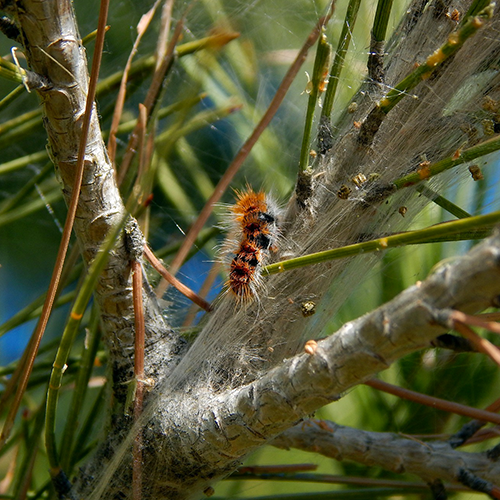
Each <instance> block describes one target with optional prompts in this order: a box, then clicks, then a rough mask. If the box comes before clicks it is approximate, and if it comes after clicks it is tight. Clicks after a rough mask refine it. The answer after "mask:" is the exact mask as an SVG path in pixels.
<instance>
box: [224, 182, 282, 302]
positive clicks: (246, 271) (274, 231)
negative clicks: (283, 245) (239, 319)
mask: <svg viewBox="0 0 500 500" xmlns="http://www.w3.org/2000/svg"><path fill="white" fill-rule="evenodd" d="M235 193H236V203H235V204H234V205H233V206H232V207H231V212H232V215H233V216H234V224H235V226H236V228H237V231H238V233H239V244H238V248H237V249H236V250H235V251H234V252H233V253H232V254H233V255H234V257H233V259H232V260H231V263H230V265H229V278H228V281H227V287H228V289H229V290H230V292H231V293H232V294H233V295H234V296H235V297H236V299H237V300H238V301H241V302H246V301H250V300H252V299H253V298H254V297H255V294H256V290H257V288H258V286H259V284H260V268H261V267H262V263H263V262H264V261H265V260H266V259H267V258H268V257H269V254H270V252H276V251H277V250H278V247H277V240H278V236H279V228H278V217H279V214H278V209H277V207H276V204H275V203H274V202H273V201H272V200H271V199H270V198H269V197H268V196H266V194H265V193H264V192H263V191H258V192H255V191H254V190H253V189H252V188H251V187H250V186H247V188H246V189H245V190H244V191H235Z"/></svg>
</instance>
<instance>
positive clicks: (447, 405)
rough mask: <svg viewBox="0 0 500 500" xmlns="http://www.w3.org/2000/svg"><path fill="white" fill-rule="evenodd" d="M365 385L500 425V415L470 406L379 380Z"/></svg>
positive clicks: (373, 380)
mask: <svg viewBox="0 0 500 500" xmlns="http://www.w3.org/2000/svg"><path fill="white" fill-rule="evenodd" d="M364 384H365V385H369V386H370V387H373V388H374V389H378V390H379V391H383V392H387V393H388V394H393V395H394V396H398V397H399V398H403V399H407V400H409V401H414V402H416V403H420V404H422V405H425V406H430V407H431V408H437V409H439V410H443V411H448V412H450V413H456V414H457V415H463V416H464V417H471V418H476V419H478V420H484V421H486V422H492V423H494V424H500V415H497V414H496V413H493V412H490V411H486V410H478V409H477V408H471V407H470V406H466V405H461V404H459V403H454V402H452V401H445V400H444V399H439V398H435V397H433V396H427V395H425V394H421V393H419V392H415V391H410V390H409V389H403V388H402V387H397V386H395V385H392V384H388V383H387V382H382V381H381V380H377V379H371V380H367V381H366V382H364Z"/></svg>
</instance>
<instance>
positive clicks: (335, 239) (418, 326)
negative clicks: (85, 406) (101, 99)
mask: <svg viewBox="0 0 500 500" xmlns="http://www.w3.org/2000/svg"><path fill="white" fill-rule="evenodd" d="M460 7H461V9H462V11H463V12H465V10H466V5H465V4H464V5H461V6H460ZM3 8H4V10H5V11H7V12H8V13H9V14H10V15H11V16H12V17H13V18H14V19H15V20H16V23H17V24H18V27H19V29H20V31H21V35H22V40H23V45H24V47H25V53H26V57H27V60H28V63H29V64H30V68H31V69H32V71H34V72H36V73H38V74H39V75H41V76H43V77H44V78H45V79H46V80H47V82H49V84H48V87H46V88H41V89H39V90H37V92H38V93H39V95H40V98H41V104H42V106H43V109H44V123H45V126H46V129H47V133H48V138H49V150H50V155H51V158H52V159H53V161H54V164H55V166H56V170H57V172H58V174H59V176H60V179H61V187H62V189H63V191H64V193H65V196H66V197H68V196H69V195H70V194H71V190H72V181H73V178H74V166H75V164H76V154H77V149H78V142H79V137H80V121H81V118H82V114H83V109H84V106H85V97H86V91H87V79H88V76H87V69H86V59H85V52H84V49H83V48H82V46H81V41H80V36H79V33H78V30H77V28H76V23H75V20H74V17H73V12H72V8H71V4H70V2H69V1H67V0H45V1H41V2H40V1H34V0H20V1H17V2H15V3H13V4H10V3H8V2H4V5H3ZM438 14H439V13H436V11H435V10H434V8H429V9H426V10H425V12H424V11H422V12H420V11H418V10H416V9H415V10H413V11H411V16H410V18H411V23H409V21H406V24H404V23H403V24H402V25H401V27H400V30H402V33H403V34H402V36H401V37H400V38H399V39H398V40H399V42H397V43H396V42H394V43H393V45H392V50H393V52H392V57H391V59H390V61H389V64H388V66H387V69H386V75H387V79H388V82H389V84H390V85H392V84H394V83H395V81H397V79H399V78H400V76H401V75H402V74H404V72H405V70H408V68H411V66H412V65H413V63H414V62H415V61H417V60H418V59H419V58H421V57H422V54H423V55H424V56H426V55H428V54H429V52H432V50H434V49H435V48H436V47H437V46H439V45H440V43H442V42H443V41H444V40H445V39H446V37H447V36H448V34H449V33H450V32H451V31H452V29H453V28H454V25H453V24H452V23H450V22H449V19H447V18H446V17H443V16H442V15H438ZM498 27H499V19H498V16H495V18H494V20H493V22H492V23H491V25H490V26H489V27H488V28H485V29H484V30H483V31H482V32H481V33H480V34H479V35H477V36H476V38H475V39H474V40H472V41H471V42H470V43H469V42H468V43H467V45H466V47H464V49H463V53H461V57H460V58H456V59H455V61H454V64H451V65H448V66H446V67H445V68H443V69H442V70H439V71H438V72H437V74H436V76H435V78H434V79H433V80H432V81H430V82H426V83H425V85H421V86H420V87H419V90H418V92H419V94H418V95H419V99H408V100H407V101H405V102H404V103H402V105H401V106H400V107H398V110H397V112H394V113H393V114H391V115H389V116H388V117H387V118H386V119H385V121H384V122H383V124H382V127H381V129H380V130H379V132H378V133H377V134H376V136H375V142H374V144H372V145H370V146H365V145H360V143H359V141H358V137H357V129H356V128H354V127H353V124H352V123H353V121H355V120H362V119H363V118H364V117H366V115H367V113H368V111H369V110H370V109H371V107H372V106H373V102H374V99H375V98H376V97H377V96H379V95H380V94H381V89H380V88H379V87H378V86H375V87H374V86H372V85H368V84H367V85H366V86H365V87H364V88H363V89H362V91H361V92H360V93H359V94H358V95H357V97H356V100H357V102H358V111H357V112H356V115H355V116H352V115H347V114H346V115H345V116H344V117H343V119H342V120H341V122H340V124H338V126H337V129H335V130H331V131H332V132H333V134H334V136H335V137H333V138H330V139H331V141H332V146H333V145H334V144H335V147H333V148H332V149H331V150H329V151H326V152H325V154H324V155H322V156H321V157H320V159H319V160H318V165H316V167H315V168H316V172H317V173H319V174H320V175H319V176H318V179H319V180H318V181H317V182H316V183H315V184H314V185H313V190H312V193H313V194H312V196H311V198H307V199H299V200H297V199H293V200H291V202H290V204H289V208H288V210H287V214H286V217H285V222H286V226H285V229H284V233H285V236H286V239H285V240H284V242H283V244H282V248H281V251H280V257H287V256H288V257H290V256H295V255H299V254H307V253H309V252H312V251H316V250H319V249H325V248H330V247H332V246H333V245H340V244H345V243H350V242H354V241H358V240H360V239H363V238H365V237H366V235H367V234H370V233H371V232H372V231H373V228H379V227H380V224H382V223H383V224H386V225H387V224H391V225H392V224H393V222H392V220H393V213H392V212H384V210H382V209H381V207H382V204H383V202H384V201H385V197H386V194H387V192H386V191H384V187H385V186H387V183H388V182H389V181H390V180H391V179H394V178H395V177H398V176H399V175H401V174H402V173H404V172H406V171H407V170H408V169H414V168H415V158H416V157H417V158H418V157H419V155H420V154H423V153H425V154H427V156H428V158H429V159H430V160H433V159H435V158H440V157H446V156H447V155H450V154H452V152H453V151H455V150H456V149H457V148H458V147H463V145H464V137H465V136H466V134H465V133H464V132H463V131H461V130H460V129H458V128H457V127H456V126H455V125H456V122H454V126H453V127H452V126H449V125H448V126H446V127H444V125H445V124H446V123H448V122H449V120H450V115H449V114H446V113H444V112H443V108H444V107H445V106H446V105H449V106H451V104H450V99H451V96H453V95H454V94H455V93H456V92H457V89H460V88H461V86H462V85H465V84H466V83H467V78H469V77H470V76H471V75H472V74H474V73H475V72H479V71H483V69H484V67H488V59H489V58H490V54H491V53H496V51H498V50H499V49H500V41H499V40H498V37H497V36H496V35H497V33H498ZM422 33H425V34H426V36H424V37H422ZM427 34H431V35H427ZM416 44H418V46H419V47H420V49H419V50H416V49H415V46H416ZM55 61H57V62H55ZM401 61H404V64H403V65H402V63H401ZM489 64H491V60H490V63H489ZM496 78H497V76H496V73H492V74H491V76H490V78H489V79H488V80H484V82H483V84H482V87H481V89H479V91H478V92H484V93H486V89H488V88H494V85H495V83H496ZM450 84H452V85H453V88H450ZM492 93H493V91H492ZM477 95H480V94H477ZM477 95H473V96H468V98H464V99H463V101H462V102H460V103H458V104H457V103H454V105H455V109H458V108H459V110H460V113H462V115H463V116H466V117H467V120H469V121H468V124H469V125H470V126H471V127H478V128H479V125H478V123H479V121H478V119H474V113H475V112H476V111H477V110H478V108H479V106H480V102H477V101H478V99H477ZM423 117H425V120H424V119H423ZM441 125H443V127H442V128H443V131H446V135H443V134H442V133H438V132H439V130H440V127H441ZM410 132H411V133H410ZM465 138H467V137H465ZM471 140H472V139H471ZM403 146H404V151H405V155H404V156H401V154H396V153H399V151H398V150H399V149H402V148H403ZM423 146H425V148H424V149H422V148H423ZM417 163H418V161H417ZM358 173H365V174H366V175H369V174H376V175H377V178H378V180H377V183H376V184H375V185H373V184H372V185H370V188H369V189H368V188H364V189H362V190H361V191H360V192H358V193H357V194H356V196H354V197H352V198H351V199H350V200H349V201H347V202H346V200H342V199H340V198H338V197H337V196H336V194H335V193H337V192H338V191H339V189H340V188H341V186H342V185H343V184H348V183H349V182H351V181H350V179H351V178H352V176H354V175H357V174H358ZM377 193H378V194H377ZM391 206H397V201H394V204H393V205H391ZM123 213H124V206H123V203H122V201H121V197H120V193H119V191H118V188H117V186H116V183H115V176H114V172H113V169H112V166H111V164H110V162H109V160H108V158H107V155H106V152H105V149H104V144H103V142H102V139H101V135H100V129H99V123H98V119H97V115H96V113H95V112H94V113H93V117H92V126H91V134H90V137H89V140H88V145H87V150H86V154H85V175H84V181H83V185H82V187H81V195H80V203H79V207H78V213H77V220H76V222H75V233H76V235H77V238H78V241H79V245H80V247H81V250H82V254H83V256H84V258H85V260H86V262H90V261H91V260H92V258H93V257H94V256H95V254H96V252H97V250H98V248H99V246H100V245H101V244H102V242H103V241H104V239H105V237H106V235H107V234H108V232H109V231H110V229H111V228H112V227H113V226H114V225H115V224H117V223H118V221H119V220H120V219H121V218H122V215H123ZM397 217H400V216H399V215H397ZM392 227H394V226H391V228H392ZM499 257H500V237H499V235H498V234H497V235H496V236H495V237H494V238H492V239H490V240H488V241H487V242H485V243H483V244H482V245H480V246H478V247H477V248H476V249H474V250H473V251H472V252H471V253H470V255H468V256H466V257H464V258H463V259H461V260H458V261H457V262H456V263H454V264H453V265H451V266H446V267H443V268H441V269H440V270H439V271H438V272H436V273H435V274H434V275H432V276H431V277H430V278H429V279H428V280H426V281H425V282H424V283H422V284H421V285H420V286H414V287H412V288H411V289H409V290H407V291H406V292H404V293H403V294H401V295H400V296H398V297H397V298H396V299H394V300H393V301H391V302H390V303H388V304H386V305H385V306H384V307H382V308H380V309H377V310H376V311H374V312H373V313H371V314H369V315H366V316H364V317H362V318H360V319H359V320H356V321H354V322H351V323H349V324H346V325H345V326H344V327H343V328H342V329H341V330H339V331H338V332H337V333H335V334H334V335H331V336H330V337H329V338H327V339H325V340H323V341H321V342H319V343H318V349H317V351H316V352H315V353H314V354H313V355H308V354H296V353H297V351H298V350H299V348H300V346H301V345H302V343H303V339H304V337H305V336H309V335H313V334H314V332H311V331H308V324H307V321H308V320H307V319H305V318H303V317H302V316H301V314H300V306H298V305H300V304H301V303H302V302H304V300H310V299H314V300H315V301H320V300H321V298H322V297H323V295H325V294H326V297H327V299H326V300H328V295H327V292H328V290H329V288H330V287H331V283H332V281H333V280H334V279H335V278H336V277H337V276H338V275H339V273H340V272H341V270H342V267H343V266H344V265H343V264H342V265H336V264H335V265H333V264H328V265H326V264H323V265H321V266H319V267H316V268H314V269H308V270H304V271H295V272H294V273H288V274H287V275H283V276H278V277H275V278H272V279H270V280H269V281H268V284H267V290H265V291H263V293H262V298H261V301H260V302H259V304H254V305H252V306H249V307H248V308H246V309H243V310H239V311H235V308H234V306H233V305H228V299H226V300H224V301H222V304H221V306H220V307H219V308H218V309H216V310H215V311H214V312H213V313H212V318H211V319H209V320H208V322H207V325H206V327H205V329H204V331H203V332H202V333H201V334H200V337H199V339H198V340H197V341H196V343H195V344H194V345H193V347H192V348H191V350H190V351H189V354H188V355H187V356H182V355H183V354H184V351H183V348H184V346H183V342H182V341H181V340H180V339H179V338H178V336H177V335H176V334H175V333H174V332H172V331H171V330H170V329H169V328H168V325H167V324H166V323H165V321H164V318H163V317H162V315H161V314H160V313H159V308H158V306H157V304H156V303H155V300H154V298H153V297H152V296H151V295H150V294H149V293H147V292H148V287H147V285H145V292H144V294H143V296H144V302H145V311H146V324H147V342H148V348H147V351H146V376H148V377H153V378H154V379H156V380H159V379H162V378H164V379H166V382H164V383H162V384H159V389H158V390H157V392H156V393H153V394H152V395H150V398H149V401H150V402H149V405H148V407H147V408H146V410H145V412H144V416H143V418H142V420H141V421H140V425H139V427H141V428H142V432H143V442H144V443H145V445H144V449H143V460H144V464H143V469H144V471H147V481H145V482H144V486H143V498H144V499H146V498H151V499H153V498H154V499H161V498H171V499H173V498H175V499H183V498H196V497H199V496H201V494H202V492H203V491H205V490H207V488H209V487H210V486H212V485H213V484H215V483H216V482H217V481H218V480H219V479H221V478H223V477H225V476H227V475H228V474H229V473H230V472H231V471H232V470H234V469H235V468H236V467H237V466H238V465H239V464H240V463H241V461H242V460H243V458H244V457H245V456H246V455H247V454H248V453H250V452H251V451H253V450H255V449H256V448H258V447H260V446H262V445H263V444H265V443H268V442H269V441H270V440H272V439H274V438H275V437H276V436H277V435H279V434H280V433H282V432H284V431H286V430H287V429H289V428H290V427H292V426H294V425H295V424H296V423H297V422H299V421H300V420H301V419H303V418H304V417H306V416H308V415H309V414H311V413H312V412H314V411H315V410H316V409H318V408H320V407H321V406H323V405H324V404H327V403H329V402H331V401H333V400H335V399H337V398H338V397H340V395H341V394H342V393H343V392H344V391H346V390H347V389H349V388H350V387H352V386H353V385H355V384H358V383H360V382H362V381H363V380H366V379H367V378H368V377H371V376H373V375H374V374H375V373H377V372H378V371H380V370H383V369H385V368H387V367H388V366H389V365H390V364H391V363H392V362H394V361H395V360H397V359H399V358H400V357H401V356H404V355H405V354H407V353H410V352H413V351H415V350H417V349H420V348H422V347H424V346H427V345H429V342H430V341H431V340H432V339H433V338H434V337H435V336H436V335H438V334H439V333H441V332H443V331H445V328H444V327H442V326H439V325H437V324H436V323H435V314H434V312H435V310H441V309H448V308H456V309H460V310H465V311H476V310H479V309H482V308H485V307H488V306H490V305H492V304H493V303H496V302H495V300H496V297H497V296H498V295H499V294H500V280H499V277H500V276H499V274H500V267H499V262H500V260H499ZM129 260H130V256H129V254H128V251H127V245H126V236H125V235H123V236H122V237H121V238H120V241H119V242H118V243H117V246H116V248H115V250H114V251H113V252H112V254H111V256H110V259H109V261H108V264H107V267H106V269H105V271H104V273H103V275H102V276H101V278H100V281H99V284H98V286H97V288H96V291H95V295H96V297H97V299H98V301H99V304H100V306H101V311H102V317H103V322H104V326H105V332H106V343H107V345H108V347H109V350H110V353H111V358H110V365H111V366H112V371H113V390H114V393H115V396H116V399H115V401H116V403H115V406H114V407H113V408H112V409H111V411H112V412H113V414H114V420H113V427H111V428H110V429H109V431H108V436H107V437H106V439H105V440H104V441H103V443H102V445H101V446H100V448H99V450H98V451H97V452H96V454H95V456H94V457H93V458H92V459H91V460H90V461H89V463H88V464H87V465H86V466H85V468H84V471H83V472H82V473H81V475H80V477H79V478H78V481H77V483H76V485H75V487H74V492H73V493H74V495H76V496H77V497H80V498H111V497H115V496H117V495H118V494H120V495H123V497H126V498H128V497H130V494H131V492H130V485H131V481H130V478H131V458H130V444H131V442H132V439H133V437H134V434H133V433H130V432H129V431H130V426H131V422H130V419H129V417H127V416H126V415H124V414H123V405H124V399H125V391H126V386H125V385H124V382H125V381H129V380H130V379H131V378H132V373H133V372H132V359H133V334H134V328H133V307H132V294H131V278H130V266H129ZM364 269H365V268H364V267H363V266H361V269H360V272H364ZM332 309H333V308H330V309H329V310H332ZM263 310H266V312H268V314H266V315H263V314H260V312H261V311H263ZM262 317H264V319H261V318H262ZM325 319H326V318H325ZM320 326H321V325H319V324H316V325H315V327H314V330H316V331H319V328H320ZM231 339H238V342H239V343H238V344H236V343H233V344H231V342H234V341H232V340H231ZM221 342H222V343H221ZM224 342H227V343H224ZM217 345H218V347H217ZM207 346H208V347H207ZM240 347H241V350H242V352H245V353H249V352H252V353H253V354H254V358H255V362H252V363H248V362H245V363H246V364H242V363H243V362H242V361H241V360H239V359H233V358H232V359H229V360H227V359H224V358H223V357H222V351H224V352H229V353H230V355H231V356H235V355H236V352H237V349H238V350H239V348H240ZM226 349H227V351H226ZM238 352H239V351H238ZM270 353H272V354H270ZM210 356H213V358H210ZM181 357H182V361H181V362H180V363H179V364H178V362H179V360H180V359H181ZM284 358H287V359H284ZM197 361H198V362H199V366H197V365H196V362H197ZM202 361H203V362H202ZM206 361H207V362H208V363H210V377H211V378H210V379H207V378H206V377H205V373H206V370H205V368H206V365H205V364H204V362H206ZM183 363H184V364H183ZM176 365H177V368H176V369H174V368H173V367H174V366H176ZM172 370H173V376H172V378H166V375H167V374H168V373H169V372H170V371H172ZM204 370H205V371H204ZM176 373H177V374H178V375H176Z"/></svg>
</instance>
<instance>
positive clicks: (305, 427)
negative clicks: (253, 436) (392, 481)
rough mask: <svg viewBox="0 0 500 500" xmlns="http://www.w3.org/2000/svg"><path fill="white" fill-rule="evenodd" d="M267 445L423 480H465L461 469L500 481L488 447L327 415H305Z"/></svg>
mask: <svg viewBox="0 0 500 500" xmlns="http://www.w3.org/2000/svg"><path fill="white" fill-rule="evenodd" d="M271 444H272V445H273V446H276V447H277V448H284V449H289V448H297V449H299V450H303V451H310V452H313V453H319V454H321V455H324V456H326V457H330V458H334V459H336V460H352V461H354V462H358V463H360V464H363V465H366V466H377V467H382V468H383V469H386V470H390V471H392V472H395V473H397V474H403V473H409V474H415V475H416V476H418V477H419V478H421V479H422V480H423V481H425V482H426V483H433V482H434V481H435V480H442V481H446V482H449V483H454V484H463V481H462V479H461V478H462V476H463V474H464V472H463V471H467V472H468V473H469V474H473V475H475V476H477V477H480V478H481V479H483V480H485V481H489V482H492V483H498V478H499V477H500V462H498V461H495V460H491V459H490V458H489V457H488V455H487V453H486V452H481V453H466V452H460V451H457V450H455V449H454V448H452V447H451V446H450V444H449V443H448V442H443V441H435V442H428V441H426V442H423V441H418V440H414V439H407V438H404V437H402V436H399V435H397V434H393V433H388V432H367V431H363V430H360V429H353V428H351V427H344V426H342V425H338V424H336V423H334V422H329V421H325V420H313V419H311V420H306V421H305V422H303V423H301V424H299V425H296V426H295V427H292V428H291V429H289V430H287V431H286V432H284V433H283V434H282V435H281V436H279V437H277V438H276V439H274V440H273V441H272V442H271Z"/></svg>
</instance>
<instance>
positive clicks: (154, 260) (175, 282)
mask: <svg viewBox="0 0 500 500" xmlns="http://www.w3.org/2000/svg"><path fill="white" fill-rule="evenodd" d="M144 255H145V256H146V258H147V259H148V261H149V262H150V263H151V265H152V266H153V267H154V268H155V269H156V270H157V271H158V272H159V273H160V274H161V275H162V277H163V278H165V279H166V280H167V281H168V282H169V283H170V284H171V285H173V286H174V287H175V288H176V289H177V290H179V292H181V293H182V294H183V295H185V296H186V297H187V298H188V299H189V300H192V301H193V302H194V303H195V304H197V305H198V306H200V307H201V308H202V309H204V310H205V311H207V312H210V311H211V310H212V306H211V305H210V304H209V303H208V302H207V301H206V300H205V299H203V298H202V297H200V296H199V295H197V294H196V293H194V292H193V291H192V290H191V289H190V288H188V287H187V286H186V285H184V284H183V283H181V282H180V281H179V280H178V279H177V278H176V277H175V276H172V275H171V274H170V273H169V272H168V271H167V270H166V269H165V267H164V266H163V264H162V263H161V262H160V261H159V260H158V259H157V258H156V256H155V254H154V253H153V252H152V250H151V249H150V248H149V247H148V246H147V245H144Z"/></svg>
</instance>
